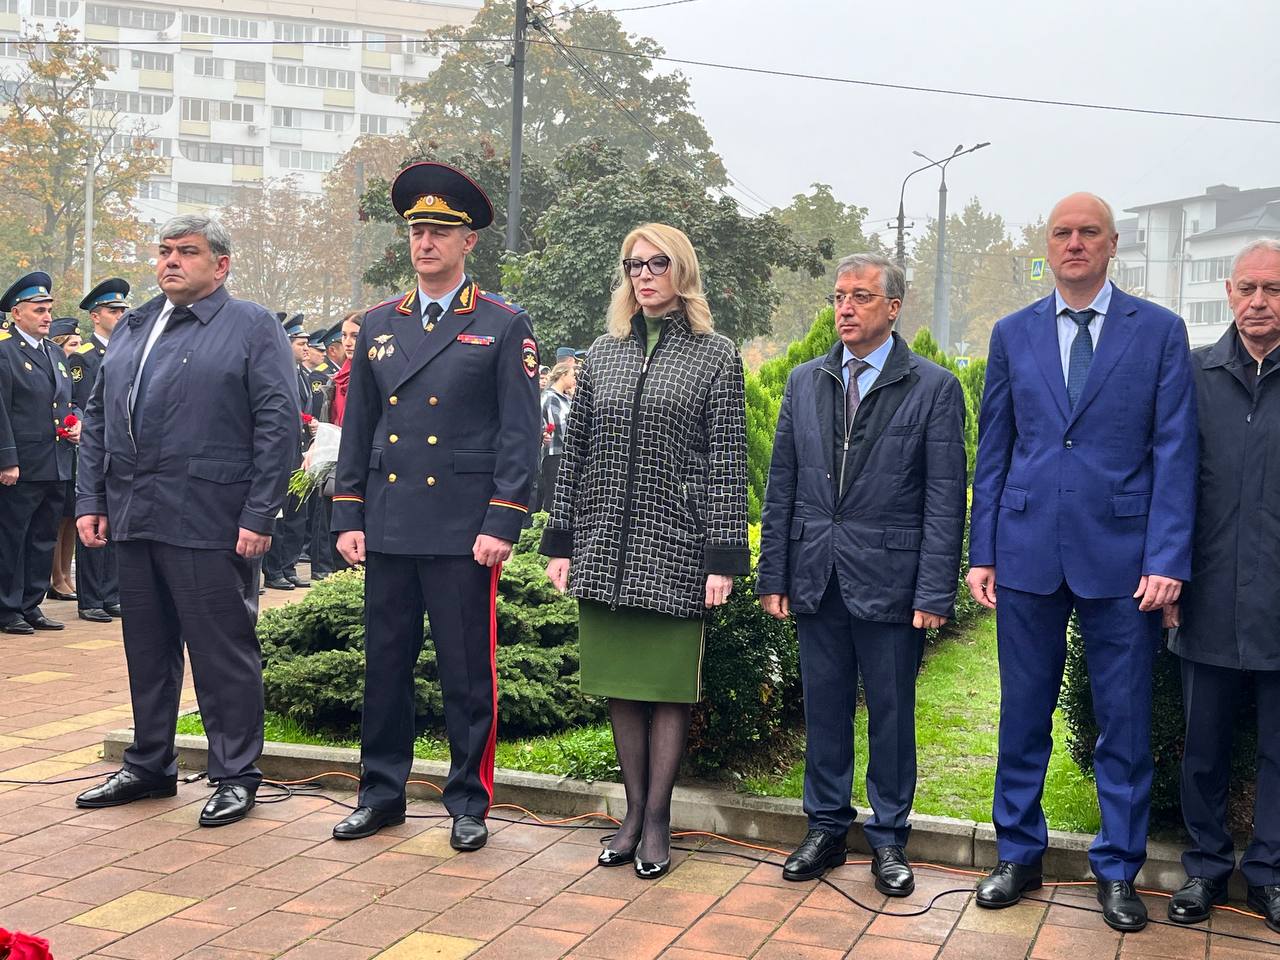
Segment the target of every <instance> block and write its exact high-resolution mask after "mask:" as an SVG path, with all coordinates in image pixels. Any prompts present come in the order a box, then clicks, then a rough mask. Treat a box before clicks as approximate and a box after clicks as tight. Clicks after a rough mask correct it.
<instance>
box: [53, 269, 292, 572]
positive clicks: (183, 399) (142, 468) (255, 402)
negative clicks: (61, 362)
mask: <svg viewBox="0 0 1280 960" xmlns="http://www.w3.org/2000/svg"><path fill="white" fill-rule="evenodd" d="M165 300H166V298H165V297H164V295H163V294H162V295H160V296H157V297H155V298H153V299H152V300H149V301H148V302H147V303H145V304H143V305H142V306H141V307H138V308H137V309H134V310H130V311H129V312H128V313H126V314H125V315H124V316H123V317H121V319H120V322H119V323H118V324H117V325H116V328H115V331H114V333H113V334H112V337H111V349H110V350H109V351H108V352H107V354H106V356H105V357H104V358H103V362H102V369H101V371H100V373H99V376H98V378H97V380H96V382H95V383H94V387H93V392H92V393H91V394H90V397H89V403H88V406H87V408H86V409H85V418H84V420H85V422H84V430H83V434H82V437H81V446H80V471H79V477H78V480H77V489H76V515H77V516H84V515H85V514H104V513H105V514H106V515H107V517H108V518H109V520H110V522H111V535H112V537H113V538H114V539H116V540H156V541H160V542H162V543H169V544H173V545H175V546H181V547H191V548H195V549H209V550H216V549H234V547H235V545H236V541H237V539H238V537H239V528H240V527H244V528H245V529H247V530H252V531H254V532H256V533H264V534H266V533H271V530H272V525H273V523H274V521H275V517H276V515H277V514H278V513H279V512H280V507H281V505H282V504H283V503H284V497H285V487H286V485H287V483H288V480H289V473H290V471H291V470H292V469H293V468H294V466H295V465H296V463H295V461H296V459H297V454H296V451H297V450H298V444H299V442H300V441H299V436H300V433H299V431H300V429H301V420H300V417H299V409H298V386H297V384H298V378H297V375H296V372H295V367H296V364H295V363H294V360H293V354H292V351H291V350H290V348H289V344H288V341H287V340H286V339H285V334H284V330H283V328H281V326H280V323H279V321H278V320H277V319H276V318H275V315H274V314H272V313H270V312H268V311H267V310H266V308H265V307H262V306H259V305H258V304H256V303H251V302H249V301H245V300H236V299H235V298H233V297H231V296H230V295H228V293H227V291H226V289H225V288H224V287H219V288H218V289H217V290H215V291H214V292H213V293H212V294H210V295H209V296H208V297H206V298H205V299H203V300H201V301H199V302H197V303H195V304H193V305H192V306H191V308H190V312H191V314H194V316H188V317H187V318H186V319H181V320H179V319H177V318H176V317H170V320H169V327H168V328H167V329H166V331H165V333H164V334H163V335H162V336H161V338H160V339H159V340H158V341H157V343H156V347H155V348H153V350H152V354H151V356H150V357H149V358H148V367H151V366H152V365H156V366H155V368H154V369H149V371H148V378H149V388H148V391H147V398H146V403H145V404H143V405H142V407H140V408H139V409H136V410H134V411H130V404H129V393H130V389H131V387H132V385H133V382H134V380H135V378H136V377H137V375H138V370H139V364H140V361H141V359H142V351H143V347H144V346H145V344H146V341H147V337H148V335H149V334H150V332H151V329H152V326H153V325H154V324H155V321H156V319H157V317H159V315H160V311H161V309H162V308H163V307H164V305H165ZM168 337H177V338H179V342H178V344H176V346H177V349H174V348H173V347H174V346H175V345H174V344H169V346H168V347H166V348H162V347H161V345H162V344H165V343H166V338H168Z"/></svg>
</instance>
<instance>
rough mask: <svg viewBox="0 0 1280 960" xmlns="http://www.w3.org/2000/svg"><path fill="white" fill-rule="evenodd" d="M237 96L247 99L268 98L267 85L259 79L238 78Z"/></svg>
mask: <svg viewBox="0 0 1280 960" xmlns="http://www.w3.org/2000/svg"><path fill="white" fill-rule="evenodd" d="M236 96H237V97H244V98H245V99H247V100H265V99H267V85H266V84H265V83H262V82H261V81H258V80H237V81H236Z"/></svg>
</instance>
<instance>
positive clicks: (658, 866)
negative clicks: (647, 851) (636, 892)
mask: <svg viewBox="0 0 1280 960" xmlns="http://www.w3.org/2000/svg"><path fill="white" fill-rule="evenodd" d="M670 869H671V858H670V857H667V859H665V860H659V861H657V862H656V863H649V862H648V861H647V860H637V861H636V876H637V877H639V878H640V879H641V880H657V879H658V878H659V877H661V876H662V875H663V874H665V873H666V872H667V871H668V870H670Z"/></svg>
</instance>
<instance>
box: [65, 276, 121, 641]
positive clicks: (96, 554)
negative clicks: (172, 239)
mask: <svg viewBox="0 0 1280 960" xmlns="http://www.w3.org/2000/svg"><path fill="white" fill-rule="evenodd" d="M80 309H81V310H87V311H89V319H90V320H92V321H93V334H92V335H91V336H90V337H89V339H88V340H86V341H85V342H84V343H83V344H81V346H80V350H79V352H78V353H75V354H73V355H72V356H71V358H70V362H69V364H68V366H69V367H70V370H71V381H72V390H73V393H74V397H75V403H76V406H77V407H79V408H80V409H81V410H83V409H85V407H86V406H87V405H88V402H89V394H90V393H91V392H92V391H93V382H94V381H95V380H96V379H97V378H98V368H99V367H101V366H102V358H103V357H105V356H106V354H107V344H108V343H109V342H110V340H111V334H112V333H113V332H114V331H115V329H116V323H117V322H118V321H119V320H120V318H121V317H122V316H124V314H125V311H126V310H128V309H129V281H128V280H125V279H124V278H122V277H111V278H109V279H107V280H103V281H102V282H101V283H100V284H98V285H97V286H96V287H94V288H93V289H92V290H90V291H89V292H88V293H87V294H85V297H84V299H83V300H81V301H80ZM76 596H77V597H78V598H79V600H78V606H79V608H80V619H81V620H91V621H94V622H98V623H100V622H103V621H104V620H110V619H111V618H112V617H118V616H120V577H119V574H118V573H117V571H116V546H115V543H114V542H112V541H111V540H110V539H108V540H107V543H106V546H104V547H102V548H101V549H99V550H90V549H89V548H88V547H86V546H85V545H84V544H83V543H81V542H80V539H79V538H78V537H77V538H76Z"/></svg>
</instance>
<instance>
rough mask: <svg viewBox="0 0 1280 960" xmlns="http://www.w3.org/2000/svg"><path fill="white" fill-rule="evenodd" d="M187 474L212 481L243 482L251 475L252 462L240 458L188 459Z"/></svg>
mask: <svg viewBox="0 0 1280 960" xmlns="http://www.w3.org/2000/svg"><path fill="white" fill-rule="evenodd" d="M187 474H188V475H189V476H192V477H198V478H199V479H201V480H209V481H211V482H213V483H243V482H244V481H246V480H248V479H250V478H251V477H252V476H253V464H252V463H246V462H244V461H241V460H194V459H193V460H188V461H187Z"/></svg>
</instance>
